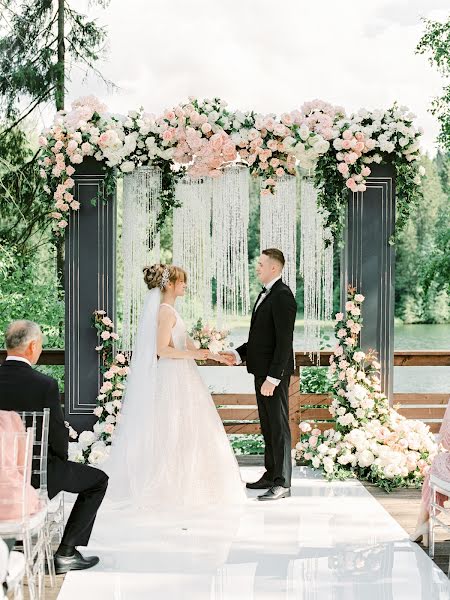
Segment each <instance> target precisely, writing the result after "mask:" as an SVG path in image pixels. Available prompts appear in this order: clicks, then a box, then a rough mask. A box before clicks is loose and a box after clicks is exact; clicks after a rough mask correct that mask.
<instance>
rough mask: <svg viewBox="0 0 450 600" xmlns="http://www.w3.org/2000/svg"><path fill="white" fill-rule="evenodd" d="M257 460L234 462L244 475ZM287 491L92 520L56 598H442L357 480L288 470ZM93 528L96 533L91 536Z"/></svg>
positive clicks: (414, 550) (448, 588) (446, 593)
mask: <svg viewBox="0 0 450 600" xmlns="http://www.w3.org/2000/svg"><path fill="white" fill-rule="evenodd" d="M261 472H262V471H261V467H248V468H243V469H242V476H243V478H244V479H245V480H247V481H253V480H256V479H257V478H258V477H259V475H260V473H261ZM292 492H293V496H292V497H291V498H288V499H284V500H279V501H277V502H268V503H262V502H258V501H256V500H255V499H254V498H255V496H256V493H255V492H251V493H249V500H248V502H247V503H246V504H245V506H244V507H242V508H241V509H232V510H230V509H227V510H225V509H218V508H215V509H208V510H204V511H198V512H195V511H193V512H191V513H189V514H184V515H183V514H181V513H180V514H178V515H174V514H158V515H157V514H155V515H153V516H152V517H151V518H144V517H141V518H135V520H134V521H132V520H131V519H130V518H128V519H121V520H116V522H115V524H114V526H113V527H110V529H109V530H108V531H107V532H106V533H105V527H103V526H102V521H103V523H104V522H105V521H104V519H108V515H107V512H106V511H103V512H102V513H101V514H100V515H99V518H98V526H97V525H96V528H95V529H94V532H93V536H92V539H91V543H90V545H89V548H88V551H87V552H86V553H87V554H88V553H96V554H98V555H99V556H100V559H101V562H100V564H99V565H97V566H96V567H95V568H93V569H91V570H89V571H82V572H72V573H69V574H68V575H67V576H66V579H65V581H64V584H63V587H62V589H61V592H60V594H59V596H58V599H59V600H80V599H82V600H152V599H154V600H356V599H358V600H448V599H449V598H450V583H449V581H448V580H447V577H446V576H445V575H444V574H443V573H442V572H441V571H440V569H438V568H437V567H436V566H435V565H434V564H433V562H432V561H431V560H430V559H429V557H428V556H427V555H426V553H425V552H424V551H423V550H421V549H420V548H419V547H418V546H417V545H416V544H412V543H411V542H409V540H408V537H407V535H406V532H405V531H404V530H403V529H402V528H401V527H400V526H399V525H398V524H397V522H396V521H395V520H394V519H393V518H392V517H391V516H390V515H389V514H388V513H387V512H386V511H385V510H384V509H383V507H382V506H381V505H380V504H379V503H378V502H377V500H375V499H374V498H373V497H372V496H371V495H370V494H369V493H368V492H367V491H366V490H365V489H364V487H363V486H362V485H361V484H359V483H358V482H356V481H352V482H344V483H341V482H335V483H328V482H326V481H324V480H323V479H322V478H320V477H318V476H317V475H316V474H315V473H314V472H312V471H311V470H309V469H307V468H298V467H297V468H295V469H294V478H293V487H292ZM99 535H101V536H102V539H101V540H100V539H99Z"/></svg>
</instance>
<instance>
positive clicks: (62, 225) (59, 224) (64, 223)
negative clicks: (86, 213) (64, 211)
mask: <svg viewBox="0 0 450 600" xmlns="http://www.w3.org/2000/svg"><path fill="white" fill-rule="evenodd" d="M68 224H69V223H68V222H67V221H64V220H63V221H59V223H58V227H60V228H61V229H64V228H65V227H67V225H68Z"/></svg>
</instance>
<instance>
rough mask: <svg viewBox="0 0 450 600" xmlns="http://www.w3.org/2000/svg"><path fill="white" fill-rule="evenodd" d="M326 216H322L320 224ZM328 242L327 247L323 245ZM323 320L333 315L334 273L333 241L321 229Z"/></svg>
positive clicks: (330, 235) (324, 229)
mask: <svg viewBox="0 0 450 600" xmlns="http://www.w3.org/2000/svg"><path fill="white" fill-rule="evenodd" d="M325 220H326V215H325V214H322V222H325ZM326 242H328V246H326V245H325V243H326ZM323 244H324V254H323V301H324V307H323V318H324V320H325V321H328V320H329V319H331V317H332V314H333V271H334V260H333V258H334V240H333V235H332V233H331V231H330V229H329V228H328V227H327V228H323Z"/></svg>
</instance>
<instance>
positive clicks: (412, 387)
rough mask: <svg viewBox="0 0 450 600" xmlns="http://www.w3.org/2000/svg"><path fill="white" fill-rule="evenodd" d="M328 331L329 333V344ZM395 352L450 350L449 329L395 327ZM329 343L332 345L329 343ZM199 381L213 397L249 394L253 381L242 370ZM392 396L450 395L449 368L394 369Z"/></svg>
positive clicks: (207, 370)
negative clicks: (393, 394) (208, 388)
mask: <svg viewBox="0 0 450 600" xmlns="http://www.w3.org/2000/svg"><path fill="white" fill-rule="evenodd" d="M247 333H248V327H243V326H241V325H240V326H238V327H234V328H233V329H232V331H231V334H230V341H231V342H233V345H234V347H236V346H239V344H241V343H242V342H244V341H245V340H246V338H247ZM332 333H333V331H332V329H330V330H329V335H330V341H331V340H332ZM394 335H395V340H394V347H395V350H450V324H449V325H396V326H395V332H394ZM331 343H332V342H331ZM294 348H295V350H296V351H298V352H301V351H302V350H303V349H304V344H303V326H302V325H299V326H296V328H295V332H294ZM201 372H202V377H203V378H204V380H205V382H206V383H207V385H208V386H209V387H210V389H211V390H212V391H214V392H215V393H236V394H239V393H241V394H249V393H253V391H254V389H253V378H252V376H251V375H249V374H248V373H247V371H246V369H245V367H234V368H232V369H231V368H229V369H227V368H223V367H203V368H202V367H201ZM394 391H395V392H404V393H406V392H415V393H421V392H436V393H449V395H450V367H395V368H394Z"/></svg>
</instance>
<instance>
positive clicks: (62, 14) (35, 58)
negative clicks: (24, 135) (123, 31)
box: [0, 0, 106, 131]
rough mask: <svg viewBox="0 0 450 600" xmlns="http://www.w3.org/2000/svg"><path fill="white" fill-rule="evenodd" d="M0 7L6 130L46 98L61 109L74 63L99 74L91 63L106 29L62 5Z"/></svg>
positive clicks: (38, 1) (10, 1)
mask: <svg viewBox="0 0 450 600" xmlns="http://www.w3.org/2000/svg"><path fill="white" fill-rule="evenodd" d="M96 3H97V4H101V5H105V2H102V1H100V2H98V1H97V2H96ZM73 4H75V3H73ZM0 6H1V10H2V16H3V20H2V21H1V24H2V30H0V34H1V37H0V106H1V107H2V109H3V111H4V119H5V121H6V122H9V121H11V120H12V124H11V125H10V124H8V126H7V127H5V128H4V131H8V129H9V128H10V127H11V126H15V125H16V124H17V123H18V122H20V121H22V120H23V119H24V118H26V116H27V115H29V114H30V113H31V112H32V111H33V110H34V109H35V108H36V107H38V106H40V105H42V104H43V103H47V102H48V101H49V100H50V101H54V103H55V106H56V108H57V110H59V109H61V108H63V107H64V86H65V81H66V79H67V78H68V75H69V72H70V67H71V66H72V65H73V64H75V63H76V64H77V65H78V66H80V67H81V68H83V69H84V70H86V71H88V70H92V69H93V70H94V71H95V72H96V73H97V74H99V75H100V73H98V71H96V69H95V63H96V61H97V60H98V59H99V57H100V55H101V53H102V51H103V48H104V42H105V39H106V31H105V29H104V28H103V27H99V26H98V25H97V24H96V22H95V21H93V20H90V19H89V18H88V17H87V16H85V15H83V14H81V13H80V12H78V11H76V10H75V9H74V8H72V6H71V5H70V3H69V2H67V1H62V0H58V1H57V2H56V3H55V2H54V0H31V1H30V0H26V1H23V2H20V3H18V2H17V1H15V0H0ZM66 53H67V56H66ZM100 76H101V75H100ZM24 101H26V105H25V107H24V108H23V103H24Z"/></svg>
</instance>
